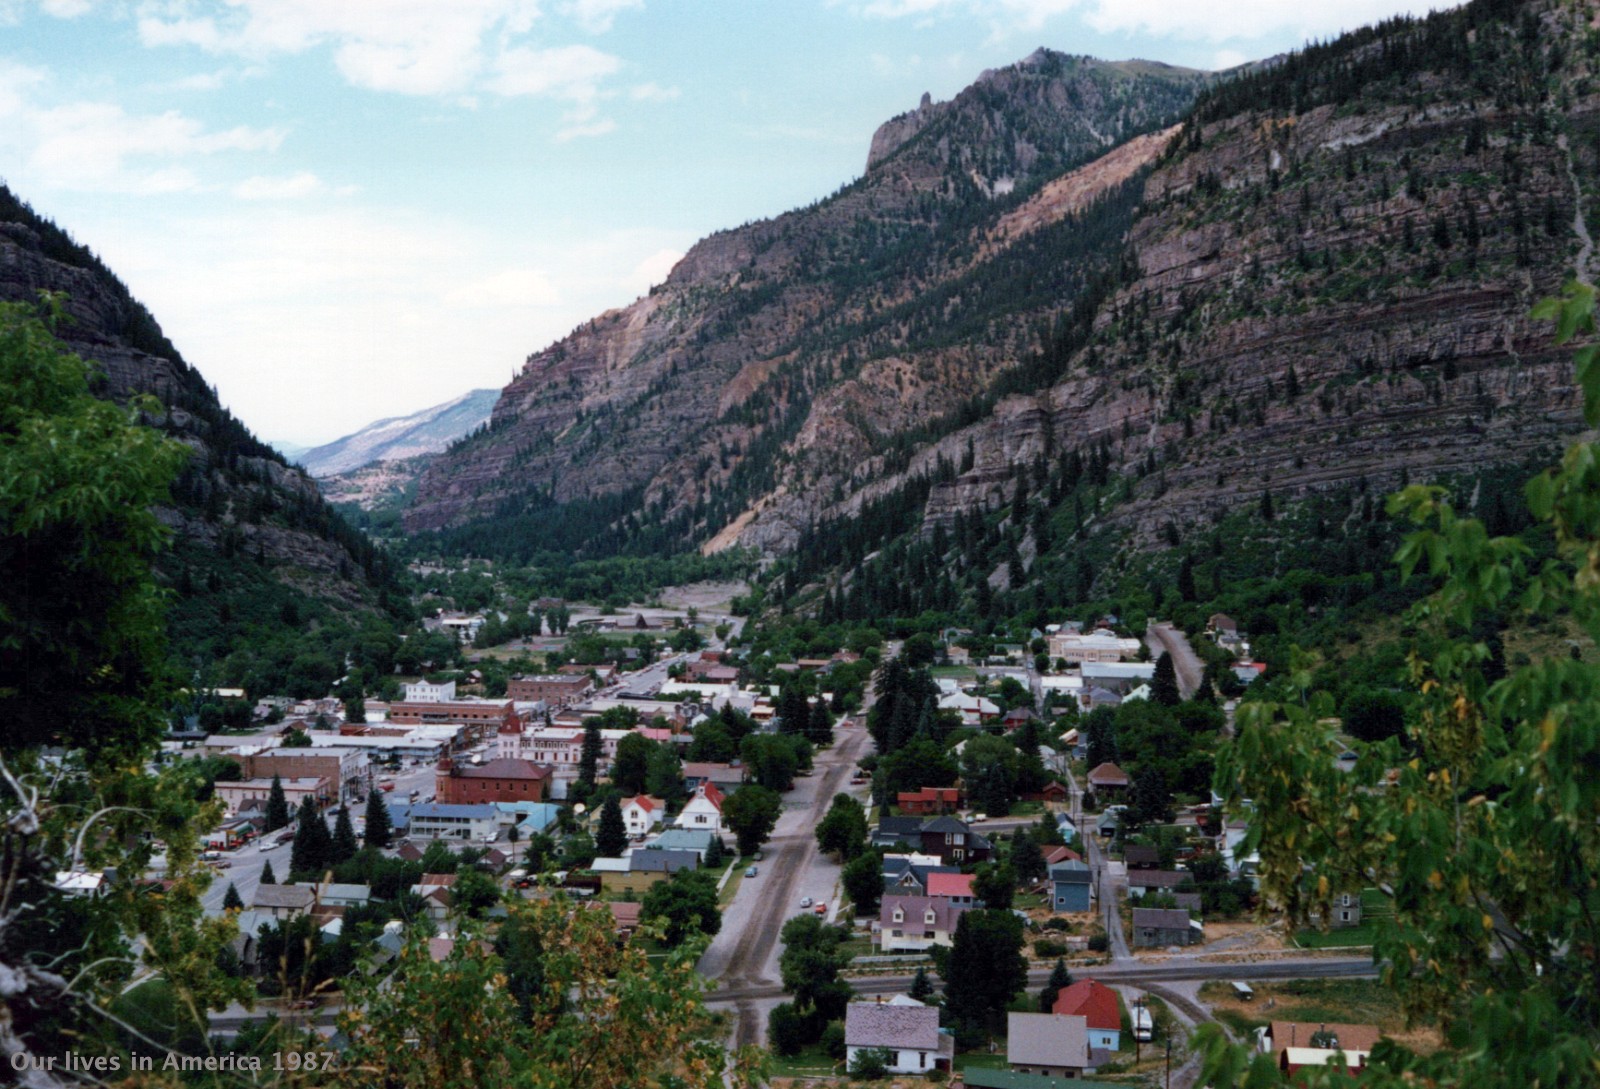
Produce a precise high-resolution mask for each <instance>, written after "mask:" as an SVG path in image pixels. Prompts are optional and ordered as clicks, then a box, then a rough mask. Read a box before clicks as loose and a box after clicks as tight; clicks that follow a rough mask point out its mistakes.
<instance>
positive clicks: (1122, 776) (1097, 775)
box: [1088, 760, 1128, 794]
mask: <svg viewBox="0 0 1600 1089" xmlns="http://www.w3.org/2000/svg"><path fill="white" fill-rule="evenodd" d="M1088 780H1089V789H1090V790H1092V791H1094V792H1095V793H1096V794H1121V793H1122V792H1123V791H1125V790H1127V789H1128V773H1127V772H1125V771H1123V770H1122V769H1121V768H1119V767H1117V765H1115V764H1113V763H1111V762H1110V761H1109V760H1108V761H1106V762H1105V763H1104V764H1100V765H1099V766H1097V767H1096V768H1095V769H1094V770H1093V771H1091V772H1090V773H1089V775H1088Z"/></svg>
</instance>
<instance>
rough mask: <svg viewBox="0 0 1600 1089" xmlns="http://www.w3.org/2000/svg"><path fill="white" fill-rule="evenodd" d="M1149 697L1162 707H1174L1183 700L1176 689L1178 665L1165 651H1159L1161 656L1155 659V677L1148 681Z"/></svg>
mask: <svg viewBox="0 0 1600 1089" xmlns="http://www.w3.org/2000/svg"><path fill="white" fill-rule="evenodd" d="M1150 698H1151V699H1153V700H1154V701H1155V702H1157V703H1159V704H1161V705H1162V706H1164V707H1176V706H1177V705H1178V704H1180V703H1182V702H1183V696H1182V694H1181V693H1180V692H1179V691H1178V667H1177V666H1175V665H1173V663H1172V655H1170V654H1168V653H1167V652H1166V651H1162V652H1161V657H1159V658H1157V659H1156V675H1155V679H1154V680H1153V681H1151V682H1150Z"/></svg>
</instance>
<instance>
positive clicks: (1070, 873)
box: [1050, 858, 1089, 885]
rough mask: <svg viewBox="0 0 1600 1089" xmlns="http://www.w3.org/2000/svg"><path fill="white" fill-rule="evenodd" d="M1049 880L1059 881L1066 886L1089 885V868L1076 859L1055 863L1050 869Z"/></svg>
mask: <svg viewBox="0 0 1600 1089" xmlns="http://www.w3.org/2000/svg"><path fill="white" fill-rule="evenodd" d="M1050 880H1052V881H1060V882H1062V883H1064V884H1068V885H1087V884H1089V867H1088V866H1086V865H1084V864H1083V863H1082V862H1079V861H1077V860H1076V859H1071V858H1069V859H1067V860H1066V861H1065V862H1057V863H1056V864H1055V865H1054V866H1051V867H1050Z"/></svg>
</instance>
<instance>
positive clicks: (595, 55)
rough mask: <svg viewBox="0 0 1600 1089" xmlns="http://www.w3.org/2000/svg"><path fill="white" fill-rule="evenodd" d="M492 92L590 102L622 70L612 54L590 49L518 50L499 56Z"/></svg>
mask: <svg viewBox="0 0 1600 1089" xmlns="http://www.w3.org/2000/svg"><path fill="white" fill-rule="evenodd" d="M495 67H496V73H495V77H494V79H493V80H492V81H491V83H490V89H491V90H493V91H494V92H496V93H497V94H501V95H505V96H507V97H512V96H516V95H552V96H555V97H558V98H568V99H573V100H575V101H580V102H582V101H590V100H592V99H593V98H594V97H595V95H596V93H597V92H598V90H599V84H600V81H601V80H602V79H604V78H605V77H607V76H609V75H612V74H613V73H615V72H616V71H617V70H618V69H619V68H621V67H622V62H621V61H620V60H618V59H617V58H616V57H614V56H612V55H611V54H609V53H602V52H601V51H600V50H598V49H592V48H590V47H589V46H587V45H564V46H559V47H557V48H554V49H533V48H530V47H528V46H517V47H515V48H512V49H507V50H506V51H505V52H503V53H501V54H500V57H499V59H498V60H497V61H496V62H495Z"/></svg>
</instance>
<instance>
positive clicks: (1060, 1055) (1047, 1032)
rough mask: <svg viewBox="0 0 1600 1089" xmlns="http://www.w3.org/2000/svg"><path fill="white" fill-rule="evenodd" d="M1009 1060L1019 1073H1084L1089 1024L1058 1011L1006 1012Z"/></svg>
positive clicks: (1077, 1075) (1007, 1056)
mask: <svg viewBox="0 0 1600 1089" xmlns="http://www.w3.org/2000/svg"><path fill="white" fill-rule="evenodd" d="M1006 1064H1007V1065H1008V1066H1010V1067H1011V1069H1012V1070H1015V1071H1016V1072H1017V1073H1019V1074H1045V1075H1049V1076H1053V1077H1064V1078H1076V1077H1082V1076H1083V1074H1084V1073H1085V1072H1086V1071H1089V1070H1091V1069H1092V1067H1091V1066H1090V1061H1089V1026H1088V1022H1087V1021H1085V1020H1084V1018H1082V1017H1069V1016H1067V1015H1065V1014H1058V1013H1011V1014H1007V1015H1006Z"/></svg>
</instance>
